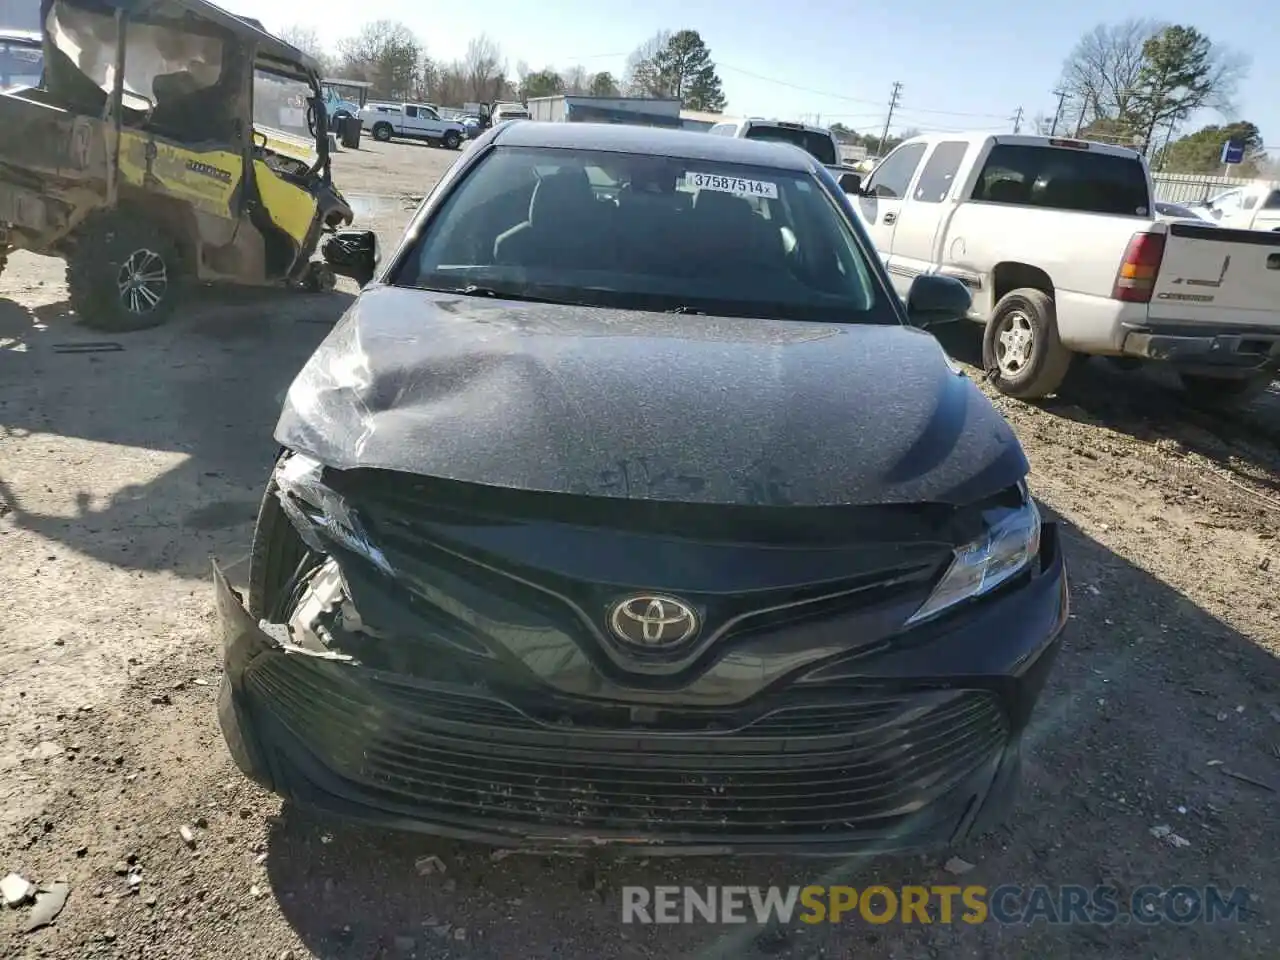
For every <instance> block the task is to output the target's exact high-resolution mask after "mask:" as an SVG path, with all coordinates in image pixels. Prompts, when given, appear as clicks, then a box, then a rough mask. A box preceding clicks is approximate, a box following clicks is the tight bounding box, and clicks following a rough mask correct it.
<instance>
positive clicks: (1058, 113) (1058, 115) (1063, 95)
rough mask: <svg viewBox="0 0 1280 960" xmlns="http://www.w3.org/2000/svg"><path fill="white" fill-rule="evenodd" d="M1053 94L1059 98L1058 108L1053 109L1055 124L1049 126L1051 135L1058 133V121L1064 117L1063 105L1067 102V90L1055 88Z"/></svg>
mask: <svg viewBox="0 0 1280 960" xmlns="http://www.w3.org/2000/svg"><path fill="white" fill-rule="evenodd" d="M1053 95H1054V96H1055V97H1057V98H1058V109H1057V110H1055V111H1053V126H1052V127H1050V128H1049V136H1051V137H1053V136H1056V135H1057V133H1058V121H1059V120H1061V119H1062V105H1063V104H1064V103H1066V102H1067V91H1065V90H1054V91H1053Z"/></svg>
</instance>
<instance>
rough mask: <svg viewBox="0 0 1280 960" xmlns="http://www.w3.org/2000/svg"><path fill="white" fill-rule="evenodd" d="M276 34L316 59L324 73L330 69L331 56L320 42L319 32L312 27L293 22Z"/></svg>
mask: <svg viewBox="0 0 1280 960" xmlns="http://www.w3.org/2000/svg"><path fill="white" fill-rule="evenodd" d="M276 36H278V37H279V38H280V39H281V40H283V41H284V42H285V43H287V44H290V45H291V46H294V47H297V48H298V49H299V50H301V51H302V52H303V53H305V54H307V56H309V57H311V58H312V59H314V60H316V61H318V62H319V63H320V65H321V67H322V68H323V69H324V71H325V72H326V73H328V72H329V71H330V70H331V69H332V67H333V58H332V57H330V56H329V54H328V52H327V51H326V50H325V48H324V44H323V43H321V42H320V34H319V33H318V32H317V31H316V29H315V28H314V27H304V26H302V25H301V24H294V25H293V26H289V27H285V28H284V29H283V30H281V31H280V32H279V33H278V34H276Z"/></svg>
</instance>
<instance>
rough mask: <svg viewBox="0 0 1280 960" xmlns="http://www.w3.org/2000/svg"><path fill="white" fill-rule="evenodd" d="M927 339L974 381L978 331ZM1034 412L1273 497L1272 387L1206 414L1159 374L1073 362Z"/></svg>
mask: <svg viewBox="0 0 1280 960" xmlns="http://www.w3.org/2000/svg"><path fill="white" fill-rule="evenodd" d="M935 336H936V337H937V339H938V342H939V343H941V344H942V346H943V349H945V350H946V351H947V353H948V355H950V356H951V357H952V358H954V359H956V360H958V361H960V362H961V363H964V364H967V365H969V366H971V367H974V368H976V371H975V373H976V375H977V376H981V375H982V374H981V370H982V330H981V328H980V327H978V326H977V325H976V324H948V325H946V326H943V327H940V328H938V329H937V331H936V332H935ZM1036 406H1038V407H1039V408H1040V409H1042V410H1044V411H1045V412H1047V413H1051V414H1053V415H1054V416H1058V417H1062V418H1064V419H1068V420H1074V421H1076V422H1078V423H1081V424H1085V425H1088V426H1094V427H1098V426H1101V427H1106V428H1108V429H1111V430H1115V431H1118V432H1120V433H1124V434H1128V435H1129V436H1131V437H1133V438H1134V439H1136V440H1141V441H1143V442H1145V443H1150V444H1160V445H1161V447H1162V448H1164V449H1165V450H1166V451H1168V452H1171V453H1191V454H1197V455H1199V456H1201V457H1204V458H1205V459H1207V460H1209V461H1210V462H1212V463H1213V464H1214V465H1215V466H1217V467H1218V468H1219V469H1220V470H1224V471H1228V472H1230V473H1234V474H1237V475H1239V476H1242V477H1246V478H1248V479H1249V480H1251V481H1252V482H1253V483H1255V484H1258V485H1260V486H1263V487H1269V488H1271V489H1272V490H1276V491H1280V380H1277V381H1275V382H1273V383H1272V385H1271V389H1270V390H1269V391H1268V392H1267V393H1266V394H1264V395H1263V396H1262V397H1259V398H1257V399H1256V400H1254V401H1253V402H1252V403H1250V404H1248V405H1247V406H1243V407H1241V408H1239V409H1236V410H1228V411H1212V410H1207V409H1204V408H1201V407H1197V406H1196V405H1194V404H1193V403H1191V402H1190V401H1189V400H1188V398H1187V396H1186V394H1185V392H1184V391H1183V389H1182V387H1181V384H1180V383H1179V382H1178V378H1177V375H1176V374H1175V373H1174V372H1173V371H1172V370H1170V369H1168V368H1167V367H1163V366H1161V365H1158V364H1149V365H1145V366H1143V367H1141V368H1139V369H1124V368H1122V367H1120V366H1119V365H1117V364H1116V363H1115V362H1113V361H1111V360H1108V359H1106V358H1103V357H1092V358H1079V359H1078V360H1077V362H1076V364H1075V366H1074V367H1073V368H1072V370H1071V373H1070V375H1069V376H1068V379H1067V382H1066V383H1065V384H1064V385H1063V387H1062V390H1061V391H1060V392H1059V393H1058V394H1057V395H1055V396H1053V397H1050V398H1048V399H1045V400H1041V401H1037V402H1036Z"/></svg>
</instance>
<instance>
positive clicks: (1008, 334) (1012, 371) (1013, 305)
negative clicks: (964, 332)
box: [982, 287, 1074, 400]
mask: <svg viewBox="0 0 1280 960" xmlns="http://www.w3.org/2000/svg"><path fill="white" fill-rule="evenodd" d="M1073 356H1074V355H1073V354H1072V352H1071V351H1070V350H1068V349H1067V348H1066V347H1064V346H1063V345H1062V341H1061V340H1059V339H1058V314H1057V310H1056V308H1055V306H1054V302H1053V298H1052V297H1051V296H1049V295H1048V294H1047V293H1045V292H1044V291H1043V290H1035V289H1032V288H1031V287H1024V288H1022V289H1020V290H1014V291H1012V292H1010V293H1006V294H1005V295H1004V296H1003V297H1001V298H1000V302H999V303H997V304H996V309H995V311H994V312H993V313H992V315H991V319H990V320H989V321H987V329H986V331H985V332H984V333H983V336H982V365H983V366H984V367H985V368H986V369H987V372H988V374H989V375H990V377H991V382H992V383H993V384H995V387H996V389H997V390H999V391H1000V392H1001V393H1003V394H1005V395H1006V396H1010V397H1017V398H1018V399H1020V400H1038V399H1040V398H1041V397H1047V396H1048V395H1049V394H1051V393H1053V392H1054V391H1055V390H1057V389H1058V387H1059V386H1061V384H1062V381H1063V380H1064V379H1065V378H1066V376H1067V371H1068V370H1069V369H1070V368H1071V360H1072V357H1073Z"/></svg>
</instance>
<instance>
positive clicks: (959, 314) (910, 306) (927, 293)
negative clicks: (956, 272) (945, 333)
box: [907, 273, 973, 330]
mask: <svg viewBox="0 0 1280 960" xmlns="http://www.w3.org/2000/svg"><path fill="white" fill-rule="evenodd" d="M972 306H973V297H971V296H970V295H969V288H968V287H966V286H965V285H964V284H963V283H961V282H960V281H959V280H957V279H955V277H944V276H942V275H941V274H937V273H925V274H921V275H920V276H918V277H916V278H915V279H914V280H913V281H911V289H910V290H908V291H907V320H908V321H909V322H910V323H911V325H912V326H913V327H919V328H920V329H921V330H927V329H928V328H929V327H932V326H936V325H937V324H940V323H950V322H952V321H953V320H963V319H964V318H965V317H966V316H968V314H969V308H970V307H972Z"/></svg>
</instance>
